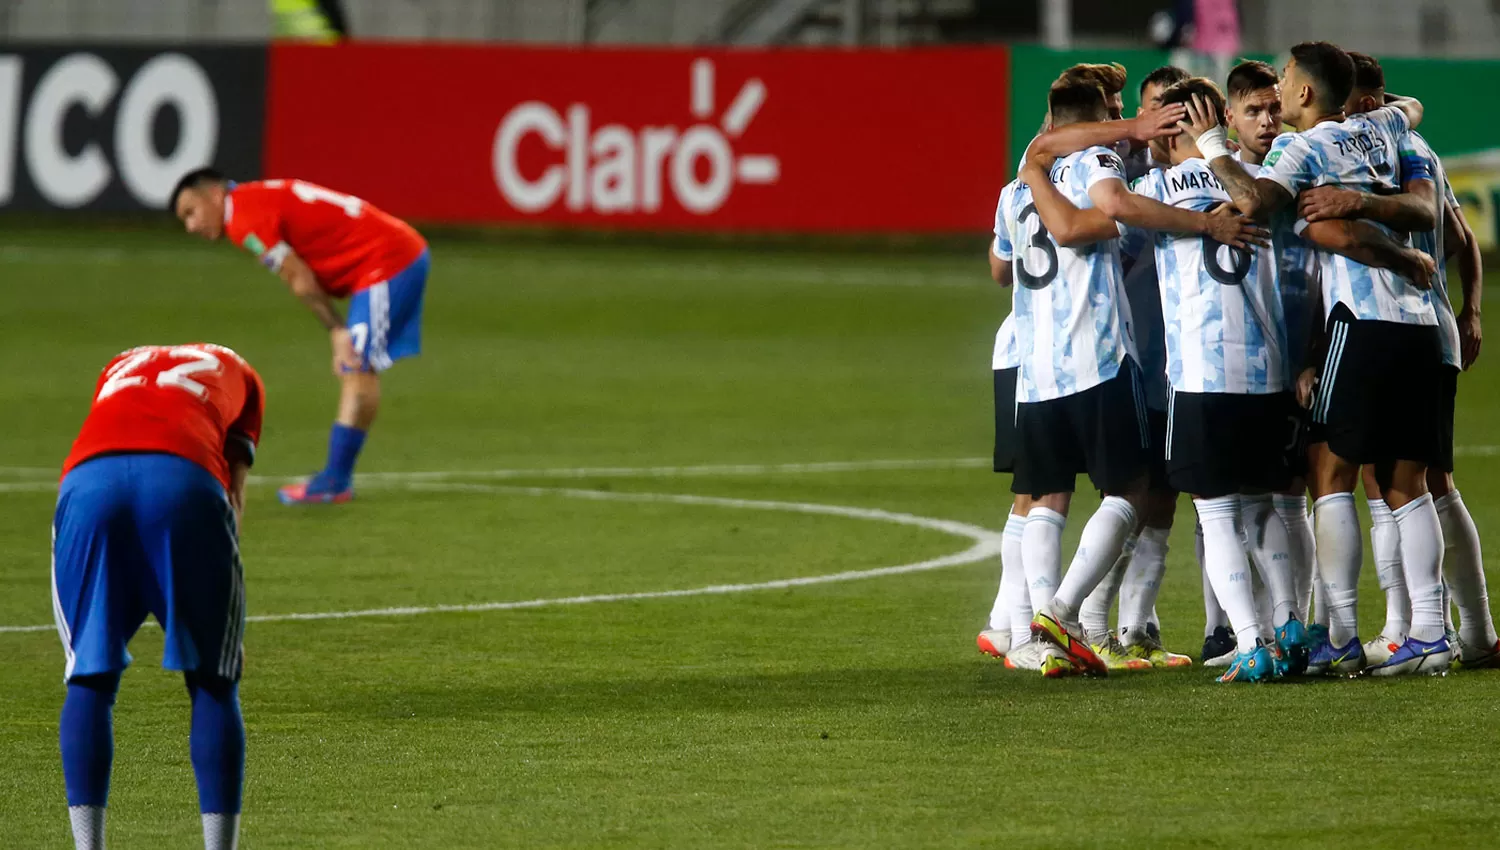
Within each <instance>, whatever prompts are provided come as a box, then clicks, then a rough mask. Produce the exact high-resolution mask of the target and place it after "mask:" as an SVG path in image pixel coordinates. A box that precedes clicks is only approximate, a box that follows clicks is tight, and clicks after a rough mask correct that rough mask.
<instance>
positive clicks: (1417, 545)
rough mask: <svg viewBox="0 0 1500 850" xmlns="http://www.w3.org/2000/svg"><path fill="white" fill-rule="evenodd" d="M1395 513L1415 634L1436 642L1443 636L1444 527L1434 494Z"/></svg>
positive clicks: (1412, 626) (1412, 631)
mask: <svg viewBox="0 0 1500 850" xmlns="http://www.w3.org/2000/svg"><path fill="white" fill-rule="evenodd" d="M1391 515H1392V516H1394V517H1395V518H1396V525H1397V526H1398V527H1399V528H1400V530H1401V566H1402V567H1403V568H1404V571H1405V573H1406V588H1407V591H1408V592H1409V593H1410V594H1411V630H1410V634H1411V636H1412V637H1414V638H1416V639H1417V640H1420V641H1434V640H1437V639H1438V638H1440V637H1442V636H1443V527H1442V524H1441V523H1439V522H1438V515H1437V508H1436V507H1435V506H1433V504H1432V494H1431V493H1424V494H1422V496H1421V498H1418V499H1413V500H1412V501H1411V502H1408V503H1407V504H1404V505H1402V506H1401V507H1399V508H1397V509H1396V510H1394V511H1391Z"/></svg>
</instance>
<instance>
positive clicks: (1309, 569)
mask: <svg viewBox="0 0 1500 850" xmlns="http://www.w3.org/2000/svg"><path fill="white" fill-rule="evenodd" d="M1271 507H1273V508H1274V509H1275V510H1276V515H1277V516H1279V517H1281V525H1282V527H1284V528H1285V529H1286V547H1287V549H1286V550H1287V554H1289V555H1291V556H1292V575H1293V576H1295V577H1296V582H1297V611H1298V612H1299V613H1302V614H1308V612H1309V611H1311V610H1312V590H1313V549H1315V548H1316V547H1317V545H1318V544H1317V542H1316V541H1314V540H1313V530H1312V523H1311V522H1308V519H1307V499H1306V498H1305V497H1303V496H1301V495H1297V496H1288V495H1285V494H1277V495H1275V496H1272V497H1271Z"/></svg>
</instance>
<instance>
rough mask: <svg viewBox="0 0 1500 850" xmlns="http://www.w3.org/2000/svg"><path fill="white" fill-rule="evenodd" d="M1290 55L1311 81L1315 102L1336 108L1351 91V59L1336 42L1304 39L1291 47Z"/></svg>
mask: <svg viewBox="0 0 1500 850" xmlns="http://www.w3.org/2000/svg"><path fill="white" fill-rule="evenodd" d="M1292 59H1293V60H1295V61H1296V63H1297V67H1298V68H1301V69H1302V72H1303V73H1304V74H1306V75H1307V76H1308V78H1309V79H1310V80H1312V82H1313V89H1314V91H1316V92H1317V95H1318V105H1319V106H1322V107H1324V108H1327V109H1334V108H1339V107H1342V106H1343V105H1344V101H1346V100H1348V99H1349V93H1350V92H1352V91H1354V60H1353V59H1350V58H1349V54H1347V53H1345V52H1344V51H1343V49H1342V48H1340V47H1339V46H1338V45H1336V44H1333V43H1331V42H1327V41H1304V42H1302V43H1301V44H1298V45H1294V46H1293V47H1292Z"/></svg>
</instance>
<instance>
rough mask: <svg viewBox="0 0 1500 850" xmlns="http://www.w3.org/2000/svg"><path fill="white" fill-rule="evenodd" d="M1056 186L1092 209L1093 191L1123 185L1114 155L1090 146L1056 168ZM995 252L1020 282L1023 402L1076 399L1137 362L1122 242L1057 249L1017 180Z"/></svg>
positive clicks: (1005, 201) (1004, 196)
mask: <svg viewBox="0 0 1500 850" xmlns="http://www.w3.org/2000/svg"><path fill="white" fill-rule="evenodd" d="M1051 179H1052V182H1053V183H1054V184H1055V185H1056V186H1057V189H1058V191H1059V192H1061V193H1062V195H1063V196H1064V197H1066V198H1067V199H1068V200H1069V201H1071V202H1072V203H1073V204H1074V205H1075V206H1077V207H1079V208H1081V209H1087V208H1090V207H1092V206H1093V205H1094V203H1093V201H1092V200H1091V199H1090V198H1089V189H1090V188H1091V187H1093V186H1095V185H1096V184H1098V183H1101V182H1103V181H1105V180H1119V181H1121V183H1122V184H1123V183H1124V181H1125V167H1124V164H1123V163H1122V162H1121V161H1120V157H1119V156H1118V155H1116V154H1115V152H1114V151H1112V150H1110V149H1109V148H1104V147H1092V148H1089V149H1087V150H1084V151H1080V152H1078V153H1075V154H1072V155H1070V156H1067V157H1063V158H1062V159H1059V160H1057V162H1055V163H1053V165H1052V172H1051ZM1000 207H1001V209H1000V216H999V222H998V223H997V227H996V231H997V233H996V237H995V253H996V256H998V257H1000V258H1001V259H1002V260H1012V261H1013V263H1014V265H1013V266H1012V269H1013V276H1014V279H1015V286H1014V289H1015V296H1014V297H1015V307H1014V309H1013V311H1012V313H1013V315H1014V316H1015V317H1016V341H1017V344H1018V346H1019V348H1020V353H1021V365H1020V374H1019V376H1018V378H1017V381H1016V398H1017V400H1018V401H1019V402H1038V401H1048V400H1050V399H1054V398H1061V397H1063V396H1069V395H1073V394H1075V393H1080V392H1083V391H1084V390H1087V389H1089V388H1091V387H1094V386H1098V385H1099V384H1101V383H1103V382H1105V381H1107V380H1109V379H1110V378H1113V377H1114V376H1115V375H1116V374H1117V373H1118V372H1119V370H1120V367H1121V364H1123V363H1124V362H1125V358H1126V357H1131V358H1132V359H1136V357H1135V345H1134V343H1133V341H1132V340H1131V330H1130V306H1129V304H1128V303H1127V302H1126V301H1125V294H1124V283H1123V275H1122V274H1121V271H1120V247H1119V240H1118V239H1110V240H1107V241H1104V242H1096V243H1094V244H1092V245H1086V246H1083V247H1079V248H1064V247H1061V246H1059V245H1058V244H1057V242H1056V240H1054V239H1053V238H1052V235H1051V234H1049V233H1048V232H1047V228H1046V227H1045V226H1044V225H1043V224H1042V217H1041V214H1040V213H1038V212H1037V209H1036V205H1035V204H1034V203H1033V202H1032V197H1031V189H1030V188H1028V187H1027V186H1026V185H1025V184H1024V183H1021V182H1019V181H1015V182H1012V183H1011V184H1009V185H1008V186H1006V187H1005V190H1004V191H1003V192H1001V194H1000Z"/></svg>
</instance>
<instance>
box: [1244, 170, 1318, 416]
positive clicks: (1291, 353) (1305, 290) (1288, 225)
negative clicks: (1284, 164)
mask: <svg viewBox="0 0 1500 850" xmlns="http://www.w3.org/2000/svg"><path fill="white" fill-rule="evenodd" d="M1234 158H1235V159H1236V160H1238V161H1239V162H1241V163H1244V160H1243V159H1241V158H1240V154H1239V152H1236V153H1235V154H1234ZM1245 169H1246V170H1248V171H1249V172H1250V173H1251V174H1253V175H1255V176H1257V177H1261V176H1264V175H1263V174H1262V172H1263V171H1264V170H1265V167H1264V166H1262V165H1251V164H1248V163H1245ZM1296 223H1297V216H1296V211H1295V210H1290V209H1288V210H1282V211H1280V212H1278V213H1276V215H1274V216H1272V218H1271V223H1270V231H1271V253H1273V254H1274V255H1275V256H1276V291H1277V292H1279V293H1281V317H1282V325H1283V327H1284V328H1285V332H1284V333H1283V335H1282V337H1283V339H1285V340H1286V349H1285V350H1286V356H1285V357H1284V358H1283V360H1284V362H1285V363H1286V367H1287V386H1288V387H1290V386H1293V385H1295V384H1296V381H1297V375H1298V373H1299V372H1301V371H1302V368H1303V366H1304V365H1305V364H1303V362H1302V361H1303V360H1304V359H1306V358H1307V335H1308V333H1309V330H1310V329H1311V328H1312V325H1313V322H1315V321H1319V320H1321V319H1322V317H1321V316H1314V315H1313V314H1314V313H1316V312H1317V310H1316V309H1315V305H1314V295H1315V294H1316V293H1317V286H1318V254H1317V251H1316V250H1315V249H1314V248H1313V246H1312V245H1310V244H1308V242H1307V240H1305V239H1303V238H1302V237H1301V236H1298V235H1297V233H1296V229H1295V225H1296Z"/></svg>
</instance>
